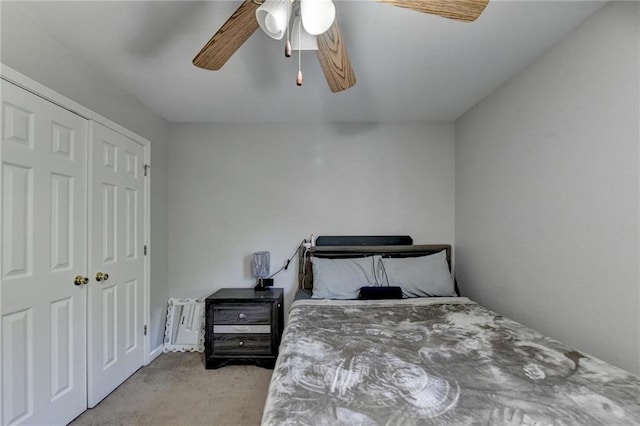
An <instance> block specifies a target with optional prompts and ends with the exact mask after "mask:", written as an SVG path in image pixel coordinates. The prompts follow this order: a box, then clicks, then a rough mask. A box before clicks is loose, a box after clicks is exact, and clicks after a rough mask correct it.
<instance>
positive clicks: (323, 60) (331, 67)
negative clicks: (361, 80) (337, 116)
mask: <svg viewBox="0 0 640 426" xmlns="http://www.w3.org/2000/svg"><path fill="white" fill-rule="evenodd" d="M318 59H319V60H320V66H321V67H322V72H324V76H325V78H326V79H327V83H328V84H329V89H331V91H332V92H334V93H336V92H341V91H343V90H347V89H348V88H350V87H352V86H353V85H354V84H356V76H355V74H354V73H353V68H351V61H350V60H349V55H348V54H347V48H346V46H345V44H344V41H343V39H342V33H341V32H340V28H338V23H337V21H333V24H331V27H330V28H329V29H328V30H327V31H326V32H324V33H322V34H320V35H319V36H318Z"/></svg>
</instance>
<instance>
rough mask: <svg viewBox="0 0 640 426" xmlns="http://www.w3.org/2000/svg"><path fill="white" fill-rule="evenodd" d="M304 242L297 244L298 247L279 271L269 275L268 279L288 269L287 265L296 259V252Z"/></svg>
mask: <svg viewBox="0 0 640 426" xmlns="http://www.w3.org/2000/svg"><path fill="white" fill-rule="evenodd" d="M305 241H306V240H302V242H301V243H300V244H298V246H297V247H296V249H295V251H294V252H293V254H291V256H289V258H288V259H287V260H286V262H285V263H284V265H282V266H281V267H280V269H278V270H277V271H275V272H274V273H273V274H271V276H269V278H273V277H275V276H276V275H278V274H279V273H280V272H282V271H286V270H287V268H289V264H290V263H291V261H292V260H293V259H294V258H295V257H296V255H297V254H298V252H299V251H300V247H302V245H303V244H304V243H305Z"/></svg>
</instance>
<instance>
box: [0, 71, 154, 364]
mask: <svg viewBox="0 0 640 426" xmlns="http://www.w3.org/2000/svg"><path fill="white" fill-rule="evenodd" d="M0 78H2V79H4V80H6V81H9V82H11V83H13V84H15V85H16V86H19V87H22V88H23V89H25V90H27V91H29V92H31V93H33V94H35V95H37V96H40V97H41V98H44V99H46V100H48V101H49V102H52V103H54V104H56V105H58V106H60V107H62V108H64V109H67V110H69V111H71V112H73V113H75V114H77V115H79V116H81V117H83V118H86V119H87V120H94V121H96V122H98V123H100V124H102V125H104V126H106V127H108V128H110V129H111V130H114V131H116V132H118V133H121V134H123V135H124V136H127V137H129V138H131V139H133V140H135V141H136V142H138V143H140V144H142V145H143V146H144V163H145V164H151V141H149V140H148V139H145V138H143V137H141V136H139V135H137V134H135V133H133V132H131V131H130V130H127V129H125V128H124V127H122V126H121V125H119V124H117V123H115V122H113V121H111V120H109V119H108V118H106V117H103V116H102V115H100V114H98V113H96V112H94V111H91V110H90V109H88V108H86V107H84V106H82V105H80V104H79V103H77V102H75V101H72V100H71V99H69V98H67V97H65V96H63V95H61V94H60V93H58V92H56V91H54V90H52V89H49V88H48V87H46V86H44V85H42V84H40V83H38V82H36V81H34V80H32V79H30V78H29V77H27V76H25V75H23V74H21V73H19V72H18V71H16V70H14V69H12V68H11V67H8V66H6V65H4V64H2V63H0ZM144 184H145V200H144V221H145V225H144V244H145V245H146V246H147V247H150V245H149V240H150V233H151V209H150V207H151V177H150V176H149V177H148V178H147V179H145V183H144ZM150 265H151V251H150V250H149V251H148V253H147V256H145V259H144V301H143V303H144V323H145V325H146V326H147V333H146V335H145V336H144V365H147V364H149V363H150V362H151V361H152V359H151V330H150V329H149V328H150V323H151V297H150V289H151V285H150V279H151V270H150Z"/></svg>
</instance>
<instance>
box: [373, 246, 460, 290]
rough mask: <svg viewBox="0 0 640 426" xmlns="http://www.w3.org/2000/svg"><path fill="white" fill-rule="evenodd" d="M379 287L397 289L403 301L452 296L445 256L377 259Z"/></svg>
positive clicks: (451, 284) (442, 253)
mask: <svg viewBox="0 0 640 426" xmlns="http://www.w3.org/2000/svg"><path fill="white" fill-rule="evenodd" d="M380 262H381V265H382V267H381V268H379V270H380V273H381V280H380V281H381V282H382V283H383V284H382V285H386V284H387V283H388V285H390V286H399V287H400V288H402V293H403V295H404V296H406V297H424V296H455V295H456V293H455V290H454V285H453V278H451V272H449V264H448V263H447V254H446V252H445V251H444V250H443V251H441V252H439V253H436V254H432V255H429V256H420V257H405V258H385V259H380Z"/></svg>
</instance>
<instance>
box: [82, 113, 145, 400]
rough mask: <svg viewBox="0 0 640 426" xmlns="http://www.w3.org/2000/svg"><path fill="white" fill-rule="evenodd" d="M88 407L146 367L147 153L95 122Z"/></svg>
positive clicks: (93, 136)
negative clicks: (99, 275) (96, 277)
mask: <svg viewBox="0 0 640 426" xmlns="http://www.w3.org/2000/svg"><path fill="white" fill-rule="evenodd" d="M91 128H92V131H91V132H92V154H91V156H92V172H91V176H92V178H91V180H92V182H91V189H92V192H93V195H92V197H91V198H92V201H91V209H92V210H91V225H90V229H91V245H90V250H91V256H90V264H91V267H90V270H91V271H92V274H93V275H96V274H97V273H102V274H107V275H108V278H107V279H104V278H102V279H101V280H100V281H99V282H96V285H95V286H93V285H92V286H91V287H90V288H89V295H88V297H89V327H90V331H89V360H90V361H89V370H88V371H89V377H88V379H89V389H88V390H89V407H92V406H94V405H95V404H97V403H98V402H100V400H102V398H104V397H105V396H106V395H108V394H109V393H110V392H111V391H112V390H113V389H115V388H116V387H117V386H118V385H120V383H122V382H123V381H124V380H126V379H127V377H129V376H130V375H131V374H133V373H134V372H135V371H136V370H137V369H138V368H140V367H142V365H143V363H144V344H143V339H144V334H143V327H144V321H143V319H144V310H143V305H142V304H143V300H144V297H143V296H144V293H143V292H144V288H143V285H142V283H143V282H144V254H143V250H144V243H143V241H144V238H143V237H144V234H143V232H144V226H143V223H144V222H143V220H144V216H143V215H144V205H143V200H144V173H143V167H144V164H143V162H142V159H143V158H144V148H143V146H142V145H140V144H139V143H137V142H135V141H133V140H132V139H130V138H128V137H126V136H124V135H121V134H120V133H117V132H115V131H113V130H111V129H108V128H106V127H104V126H102V125H100V124H98V123H95V122H92V123H91Z"/></svg>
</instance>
